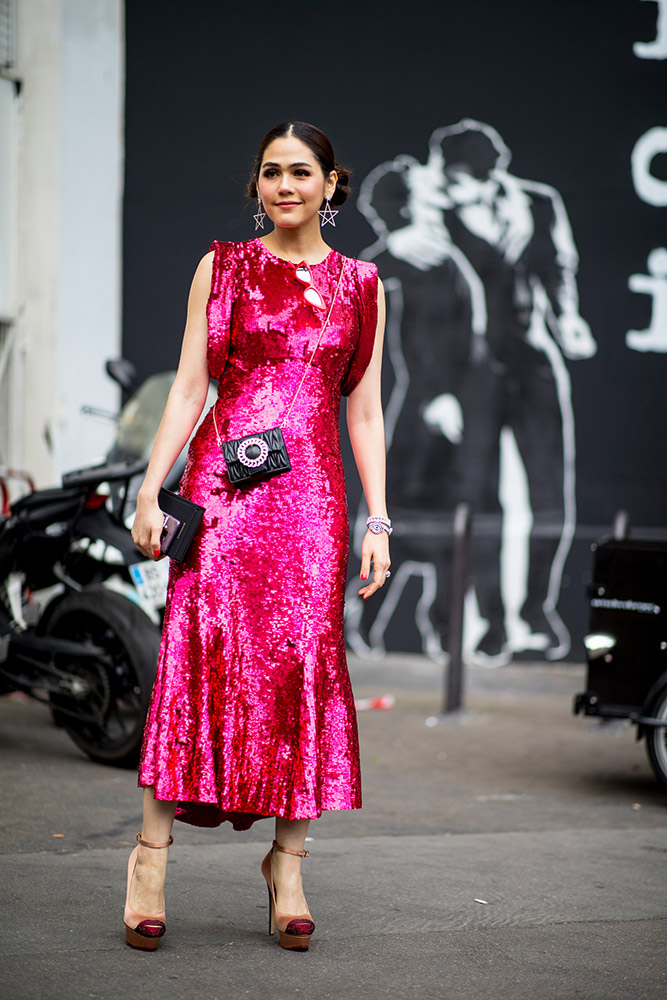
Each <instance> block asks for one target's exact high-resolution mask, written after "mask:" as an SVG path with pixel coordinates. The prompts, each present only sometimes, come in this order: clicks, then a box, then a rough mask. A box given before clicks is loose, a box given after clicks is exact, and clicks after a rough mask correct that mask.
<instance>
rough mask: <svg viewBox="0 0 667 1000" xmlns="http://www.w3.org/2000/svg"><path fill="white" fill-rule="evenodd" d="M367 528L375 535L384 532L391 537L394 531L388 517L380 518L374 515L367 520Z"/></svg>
mask: <svg viewBox="0 0 667 1000" xmlns="http://www.w3.org/2000/svg"><path fill="white" fill-rule="evenodd" d="M366 527H367V528H368V530H369V531H372V532H373V534H374V535H381V534H382V532H383V531H386V532H387V534H388V535H391V533H392V531H393V530H394V529H393V528H392V526H391V521H390V520H389V518H388V517H378V516H376V515H373V514H372V515H371V516H370V517H369V518H368V519H367V521H366Z"/></svg>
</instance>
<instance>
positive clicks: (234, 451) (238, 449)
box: [216, 427, 292, 486]
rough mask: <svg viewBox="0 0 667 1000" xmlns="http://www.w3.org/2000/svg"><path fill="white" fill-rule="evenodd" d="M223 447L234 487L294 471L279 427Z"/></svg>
mask: <svg viewBox="0 0 667 1000" xmlns="http://www.w3.org/2000/svg"><path fill="white" fill-rule="evenodd" d="M216 431H217V427H216ZM220 447H221V448H222V454H223V457H224V459H225V464H226V465H227V475H228V476H229V480H230V482H231V483H232V484H233V485H234V486H239V485H242V484H243V483H251V482H254V481H255V480H256V479H268V478H269V477H270V476H277V475H278V474H279V473H281V472H289V471H290V469H291V468H292V465H291V463H290V460H289V455H288V454H287V445H286V444H285V439H284V437H283V432H282V431H281V429H280V427H272V428H271V429H270V430H268V431H257V433H255V434H248V435H246V436H245V437H242V438H236V440H234V441H220Z"/></svg>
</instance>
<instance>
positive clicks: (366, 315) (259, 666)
mask: <svg viewBox="0 0 667 1000" xmlns="http://www.w3.org/2000/svg"><path fill="white" fill-rule="evenodd" d="M211 249H212V250H214V259H213V275H212V282H211V294H210V298H209V301H208V306H207V316H208V350H207V360H208V367H209V371H210V374H211V376H212V377H213V378H215V379H218V400H217V402H216V404H215V417H216V422H217V426H218V431H219V434H220V438H221V440H222V441H224V440H226V439H234V438H238V437H242V436H245V435H247V434H251V433H252V432H254V431H261V430H267V429H268V428H271V427H275V426H277V425H280V423H281V421H282V419H283V417H284V415H285V414H286V412H287V410H288V408H289V405H290V403H291V401H292V400H293V398H294V395H295V392H296V390H297V387H298V385H299V383H300V382H301V379H302V376H303V374H304V370H305V369H306V366H307V362H308V359H309V357H310V355H311V352H312V350H313V347H314V346H315V344H316V342H317V339H318V337H319V335H320V331H321V329H322V322H323V316H325V315H326V313H321V312H318V311H316V310H315V309H314V307H313V306H311V305H309V304H308V303H307V302H306V300H305V299H304V296H303V290H304V286H303V285H302V284H300V283H299V282H298V281H297V279H296V276H295V273H294V265H293V264H291V263H290V262H289V261H285V260H283V259H281V258H279V257H276V256H274V255H273V254H272V253H271V252H270V251H269V250H267V249H266V248H265V247H264V245H263V244H262V243H261V242H260V241H259V240H250V241H247V242H244V243H221V242H216V243H214V244H212V247H211ZM341 268H342V269H343V275H342V280H341V283H340V287H339V290H338V296H337V298H336V302H335V304H334V307H333V311H332V314H331V318H330V320H329V323H328V326H327V328H326V330H325V333H324V336H323V338H322V341H321V343H320V346H319V347H318V349H317V352H316V354H315V357H314V359H313V363H312V365H311V367H310V369H309V370H308V371H307V374H306V377H305V379H304V382H303V385H302V387H301V390H300V392H299V395H298V397H297V399H296V402H295V404H294V406H293V408H292V410H291V414H290V416H289V421H288V423H287V424H286V425H285V427H284V428H283V434H284V437H285V443H286V445H287V450H288V453H289V456H290V462H291V464H292V470H291V472H286V473H282V474H281V475H278V476H274V477H273V478H271V479H268V480H263V481H260V482H257V483H254V484H252V485H247V486H242V487H240V488H238V487H233V486H232V485H231V484H230V482H229V479H228V478H227V474H226V469H225V463H224V459H223V456H222V452H221V449H220V447H219V445H218V443H217V438H216V435H215V429H214V424H213V418H212V412H211V411H209V413H208V414H207V416H206V417H205V419H204V420H203V421H202V423H201V425H200V427H199V429H198V431H197V433H196V435H195V436H194V438H193V440H192V443H191V445H190V450H189V453H188V459H187V463H186V468H185V472H184V475H183V479H182V481H181V490H180V491H181V493H182V495H183V496H186V497H188V498H189V499H191V500H194V501H195V502H196V503H199V504H201V505H202V506H204V507H205V508H206V513H205V515H204V519H203V522H202V528H201V529H200V531H199V532H198V533H197V536H196V537H195V540H194V542H193V543H192V546H191V548H190V551H189V553H188V556H187V560H186V561H185V562H183V563H177V562H174V561H172V563H171V567H170V576H169V588H168V594H167V604H166V609H165V620H164V629H163V634H162V644H161V649H160V656H159V660H158V668H157V674H156V679H155V685H154V688H153V696H152V700H151V705H150V708H149V712H148V718H147V722H146V729H145V734H144V744H143V749H142V755H141V763H140V768H139V785H140V786H144V787H145V786H150V785H153V786H154V788H155V797H156V798H157V799H162V800H169V801H176V802H177V803H178V806H177V809H176V818H177V819H180V820H183V821H185V822H188V823H193V824H195V825H197V826H217V825H218V824H219V823H221V822H223V821H224V820H230V821H231V822H232V823H233V825H234V826H235V828H237V829H247V828H248V827H249V826H250V825H251V824H252V823H253V822H254V820H255V819H258V818H261V817H263V816H283V817H285V818H286V819H309V818H315V817H317V816H319V815H320V814H321V812H322V810H325V809H355V808H359V807H360V806H361V784H360V771H359V746H358V739H357V726H356V715H355V708H354V700H353V696H352V690H351V686H350V680H349V675H348V670H347V662H346V657H345V646H344V641H343V602H344V587H345V579H346V570H347V556H348V540H349V525H348V514H347V502H346V494H345V480H344V475H343V466H342V461H341V453H340V440H339V430H338V418H339V409H340V400H341V394H349V393H350V392H351V391H352V389H354V387H355V386H356V385H357V384H358V382H359V381H360V379H361V377H362V375H363V373H364V371H365V369H366V367H367V366H368V363H369V361H370V358H371V354H372V351H373V343H374V337H375V328H376V322H377V269H376V268H375V265H374V264H369V263H365V262H361V261H356V260H353V259H351V258H346V257H343V256H342V255H341V254H339V253H338V252H337V251H335V250H332V251H331V252H330V253H329V255H328V256H327V257H326V259H325V260H324V261H322V262H321V263H320V264H315V265H311V267H310V270H311V274H312V276H313V283H314V285H315V287H316V288H317V289H318V291H319V292H320V294H321V295H322V297H323V299H324V302H325V303H326V305H327V307H328V306H329V304H330V302H331V298H332V296H333V294H334V291H335V288H336V284H337V282H338V278H339V275H340V273H341Z"/></svg>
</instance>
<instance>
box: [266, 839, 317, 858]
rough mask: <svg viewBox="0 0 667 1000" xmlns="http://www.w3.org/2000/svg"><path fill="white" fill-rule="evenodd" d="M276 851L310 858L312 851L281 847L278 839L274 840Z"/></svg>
mask: <svg viewBox="0 0 667 1000" xmlns="http://www.w3.org/2000/svg"><path fill="white" fill-rule="evenodd" d="M273 849H274V851H280V853H281V854H292V855H294V857H295V858H309V857H310V851H293V850H292V849H291V848H290V847H281V845H280V844H279V843H278V841H277V840H274V841H273Z"/></svg>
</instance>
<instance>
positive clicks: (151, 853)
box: [130, 788, 176, 914]
mask: <svg viewBox="0 0 667 1000" xmlns="http://www.w3.org/2000/svg"><path fill="white" fill-rule="evenodd" d="M175 811H176V803H175V802H160V801H158V800H157V799H156V798H155V797H154V795H153V789H152V788H144V816H143V824H142V827H141V836H142V837H143V839H144V840H149V841H150V842H151V844H166V843H167V841H168V840H169V837H170V835H171V828H172V825H173V822H174V812H175ZM168 854H169V851H168V849H167V848H163V849H162V850H159V851H156V850H155V848H151V847H142V846H141V844H140V845H139V851H138V853H137V867H136V868H135V870H134V877H133V879H132V886H131V889H130V906H131V907H132V909H133V910H136V911H137V913H146V914H157V913H162V912H163V911H164V880H165V877H166V874H167V855H168Z"/></svg>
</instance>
